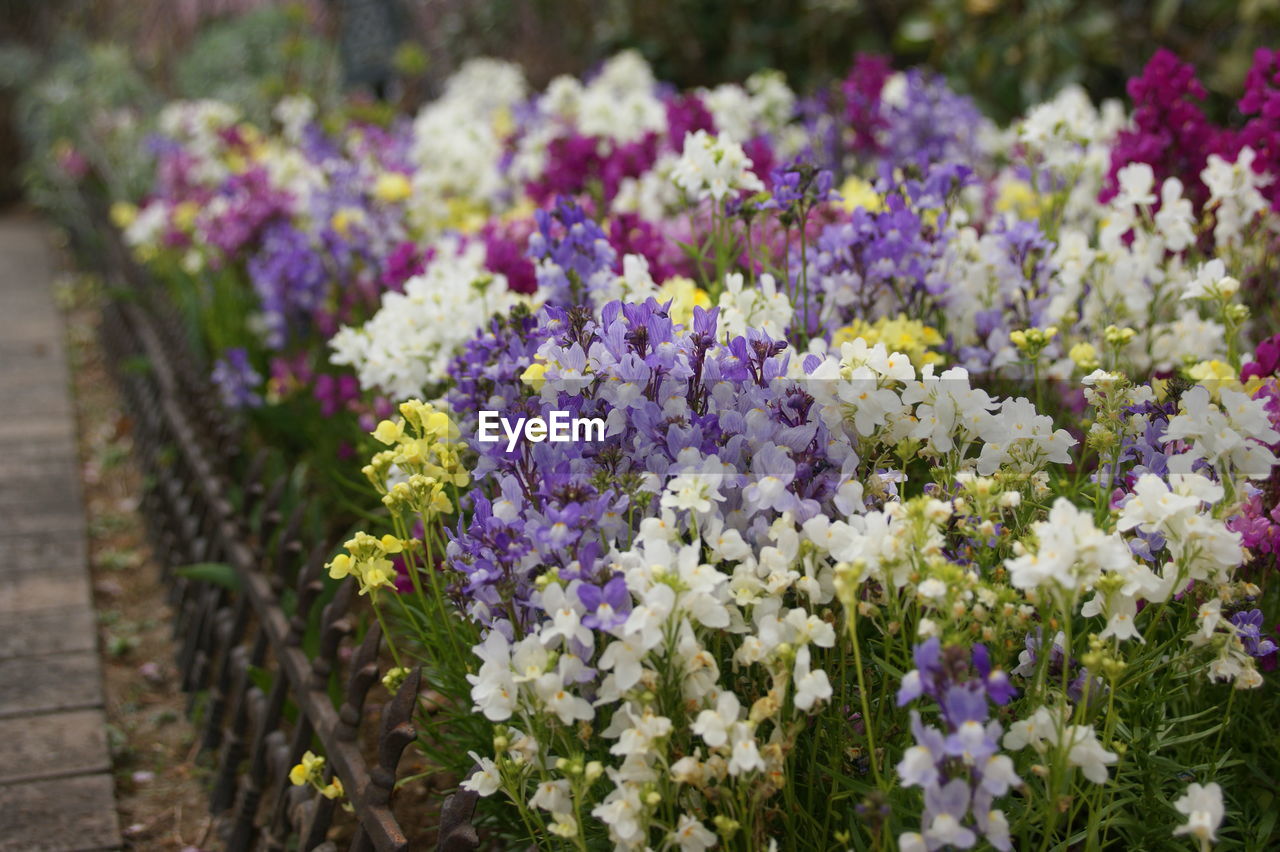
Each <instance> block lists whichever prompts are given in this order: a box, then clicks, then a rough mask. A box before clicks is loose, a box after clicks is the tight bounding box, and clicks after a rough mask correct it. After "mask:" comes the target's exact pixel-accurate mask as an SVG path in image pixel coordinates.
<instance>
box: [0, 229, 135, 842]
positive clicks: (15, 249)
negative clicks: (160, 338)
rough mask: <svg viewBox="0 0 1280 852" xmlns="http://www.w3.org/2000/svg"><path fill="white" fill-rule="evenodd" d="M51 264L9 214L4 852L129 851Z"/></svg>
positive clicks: (0, 290)
mask: <svg viewBox="0 0 1280 852" xmlns="http://www.w3.org/2000/svg"><path fill="white" fill-rule="evenodd" d="M53 273H54V259H53V255H52V252H51V251H50V248H49V245H48V233H47V231H46V230H45V229H44V227H43V226H41V225H40V223H39V222H37V221H36V220H34V219H32V218H28V217H25V216H21V215H17V214H9V215H5V216H3V217H0V852H37V850H45V852H71V851H72V850H98V849H115V848H118V847H119V846H120V832H119V825H118V824H117V819H116V807H115V791H114V785H113V781H112V777H111V772H110V769H111V761H110V757H109V755H108V752H107V738H106V717H105V715H104V714H103V692H102V669H101V666H100V663H99V660H98V653H97V632H96V630H95V625H94V614H93V607H92V601H91V598H90V587H89V562H88V545H87V542H86V529H85V517H84V506H83V501H82V499H81V493H80V475H79V470H78V468H79V463H78V460H77V457H76V435H75V412H74V409H73V408H72V404H71V396H70V385H69V377H68V373H67V362H66V355H65V353H64V351H63V324H62V317H61V316H60V315H59V313H58V311H57V310H56V308H55V307H54V302H53V292H52V286H53V285H52V279H53Z"/></svg>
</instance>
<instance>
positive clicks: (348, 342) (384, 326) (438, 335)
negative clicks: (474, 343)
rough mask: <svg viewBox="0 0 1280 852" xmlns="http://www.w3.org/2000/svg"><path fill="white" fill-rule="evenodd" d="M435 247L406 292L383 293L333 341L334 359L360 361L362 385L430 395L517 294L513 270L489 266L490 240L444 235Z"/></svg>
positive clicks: (402, 393) (405, 394)
mask: <svg viewBox="0 0 1280 852" xmlns="http://www.w3.org/2000/svg"><path fill="white" fill-rule="evenodd" d="M435 252H436V253H435V257H433V258H432V260H431V262H430V263H429V264H428V266H427V269H426V271H425V272H424V273H422V274H421V275H415V276H414V277H413V278H410V279H409V280H408V281H407V282H405V286H404V292H403V293H397V292H394V291H388V292H386V293H384V294H383V296H382V307H381V308H380V309H379V310H378V312H377V313H376V314H374V315H373V317H371V318H370V319H369V321H368V322H366V323H365V324H364V325H363V326H361V327H359V328H355V327H352V326H343V327H342V328H341V329H339V331H338V333H337V334H335V335H334V336H333V338H332V339H331V340H330V341H329V346H330V348H331V349H332V350H333V354H332V355H331V356H330V361H331V363H334V364H339V365H346V366H350V367H352V368H354V369H355V371H356V375H357V377H359V379H360V386H361V387H362V388H363V389H365V390H373V389H375V388H376V389H379V390H382V391H384V392H386V393H387V394H389V395H390V396H392V397H395V398H397V399H408V398H411V397H421V396H423V394H424V393H426V391H427V390H428V389H429V388H431V387H432V386H434V385H436V384H438V383H439V382H441V381H443V380H444V379H445V377H446V375H447V371H448V367H449V361H450V359H452V358H453V355H454V352H455V351H456V350H457V348H458V347H460V346H461V345H462V344H463V343H464V342H466V341H467V340H469V339H470V338H471V337H473V336H474V335H475V332H476V329H478V328H480V327H481V326H482V325H484V324H485V323H487V322H488V321H489V318H490V317H491V316H492V315H493V314H494V313H495V312H503V313H505V312H506V311H507V310H508V309H509V308H511V307H512V306H513V305H514V304H515V303H516V302H517V301H518V297H517V295H516V294H514V293H512V292H511V291H509V290H508V289H507V281H506V276H504V275H501V274H494V273H491V272H489V271H488V270H487V269H486V268H485V265H484V262H485V248H484V244H483V243H480V242H473V243H470V244H468V245H466V246H463V244H462V243H461V242H459V241H457V240H452V239H447V240H441V241H439V242H438V243H437V244H436V245H435Z"/></svg>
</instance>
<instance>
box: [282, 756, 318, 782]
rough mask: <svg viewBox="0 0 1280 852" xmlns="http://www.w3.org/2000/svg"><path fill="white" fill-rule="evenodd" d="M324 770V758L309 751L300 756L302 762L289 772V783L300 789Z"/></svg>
mask: <svg viewBox="0 0 1280 852" xmlns="http://www.w3.org/2000/svg"><path fill="white" fill-rule="evenodd" d="M323 770H324V758H323V757H320V756H319V755H317V754H314V753H312V752H310V751H308V752H306V753H304V754H303V755H302V762H301V763H299V764H298V765H297V766H295V767H293V768H292V769H290V770H289V781H290V782H292V783H293V785H294V786H295V787H301V786H302V785H303V784H306V783H307V782H308V781H310V780H312V779H313V778H317V779H318V778H319V777H320V773H321V771H323Z"/></svg>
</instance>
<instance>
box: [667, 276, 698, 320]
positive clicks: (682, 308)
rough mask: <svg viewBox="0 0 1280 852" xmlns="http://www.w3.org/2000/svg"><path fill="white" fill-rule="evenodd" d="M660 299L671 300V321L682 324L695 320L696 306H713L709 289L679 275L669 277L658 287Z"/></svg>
mask: <svg viewBox="0 0 1280 852" xmlns="http://www.w3.org/2000/svg"><path fill="white" fill-rule="evenodd" d="M658 301H659V302H667V301H670V302H671V309H670V311H669V312H668V313H669V315H670V317H671V321H672V322H677V323H680V324H681V325H689V324H690V323H691V322H693V309H694V307H700V308H709V307H711V296H709V295H708V294H707V291H706V290H703V289H702V288H701V287H699V286H698V285H697V284H695V283H693V281H692V280H690V279H688V278H685V277H683V276H679V275H677V276H675V277H674V278H668V279H667V280H666V281H664V282H663V284H662V286H661V287H659V288H658Z"/></svg>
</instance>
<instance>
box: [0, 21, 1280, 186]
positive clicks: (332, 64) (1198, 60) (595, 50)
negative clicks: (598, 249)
mask: <svg viewBox="0 0 1280 852" xmlns="http://www.w3.org/2000/svg"><path fill="white" fill-rule="evenodd" d="M382 2H386V3H395V4H397V5H398V12H399V13H400V17H399V19H400V20H403V21H404V23H405V26H404V41H403V43H402V44H401V45H400V48H399V49H398V50H396V51H394V55H393V57H392V58H391V62H392V63H393V65H394V67H395V68H396V69H397V71H398V72H399V74H400V78H401V82H402V84H401V86H400V87H399V89H398V103H399V106H400V107H401V108H403V109H412V108H413V107H414V106H416V105H417V104H418V103H420V102H421V101H423V100H425V99H426V98H429V97H430V96H431V94H432V93H433V92H435V91H437V90H438V88H439V86H440V85H441V84H442V83H443V81H444V80H445V79H446V78H447V77H448V75H449V74H450V73H451V72H452V71H453V70H454V69H455V68H457V66H458V65H459V64H460V63H461V62H462V61H464V60H465V59H467V58H469V57H472V56H477V55H494V56H501V57H504V58H507V59H511V60H514V61H517V62H520V63H521V64H522V65H523V66H524V67H525V69H526V72H527V73H528V75H529V78H530V80H531V82H532V83H533V84H534V85H535V86H541V85H544V84H545V83H546V82H547V81H548V80H550V79H551V78H552V77H553V76H555V75H556V74H560V73H573V74H578V73H582V72H584V71H588V70H589V69H590V68H591V67H592V66H593V65H595V64H596V63H598V62H599V61H601V60H602V59H604V58H605V57H607V56H609V55H610V54H612V53H613V52H615V51H617V50H619V49H622V48H628V47H634V48H637V49H639V50H640V51H641V52H642V53H643V54H644V55H645V56H646V57H647V58H648V59H649V61H650V62H651V63H653V65H654V68H655V71H656V73H657V75H658V77H659V79H662V80H665V81H669V82H671V83H674V84H676V85H678V86H682V87H683V86H696V85H712V84H715V83H719V82H724V81H729V80H739V81H740V80H742V79H745V78H746V77H747V76H748V75H749V74H750V73H752V72H753V71H756V70H758V69H760V68H763V67H774V68H779V69H781V70H782V71H784V72H785V73H786V74H787V77H788V79H789V81H790V82H791V84H792V86H793V87H794V88H796V89H798V90H800V91H809V90H812V89H814V88H815V87H818V86H821V85H824V84H826V83H828V82H830V81H831V80H834V79H838V78H839V77H841V76H843V75H844V74H845V72H846V71H847V69H848V68H849V65H850V63H851V60H852V57H853V55H854V54H855V53H857V52H859V51H866V52H873V53H881V54H885V55H888V56H890V57H891V58H892V61H893V63H894V65H895V66H897V67H900V68H903V67H908V66H913V65H927V66H930V67H933V68H935V69H937V70H939V71H941V72H943V73H944V74H946V75H947V76H948V77H949V78H950V80H951V84H952V85H953V86H954V87H955V88H956V89H958V90H959V91H962V92H966V93H968V94H970V95H972V96H973V97H974V98H975V99H977V100H978V102H979V103H980V104H981V105H982V107H983V108H984V109H985V110H986V111H987V112H988V114H990V115H991V116H993V117H994V118H996V119H997V120H1000V121H1007V120H1008V119H1010V118H1012V117H1013V116H1016V115H1018V114H1019V113H1021V112H1022V111H1023V110H1024V109H1025V108H1026V106H1027V105H1029V104H1032V103H1036V102H1038V101H1040V100H1043V99H1044V98H1046V97H1048V96H1050V95H1052V94H1053V93H1054V92H1055V91H1057V90H1058V89H1059V88H1061V87H1062V86H1063V85H1065V84H1068V83H1080V84H1082V85H1084V86H1085V87H1086V89H1088V90H1089V91H1090V93H1091V94H1092V95H1093V97H1094V98H1095V99H1101V98H1104V97H1123V95H1124V85H1125V81H1126V80H1127V79H1128V78H1129V77H1131V76H1133V75H1135V74H1136V73H1138V71H1139V70H1140V69H1141V67H1142V65H1143V64H1144V63H1145V62H1146V61H1147V59H1148V58H1149V57H1150V56H1151V54H1152V53H1153V52H1154V51H1155V50H1156V48H1157V47H1160V46H1165V47H1169V48H1172V49H1173V50H1174V51H1176V52H1177V53H1178V54H1179V55H1181V56H1182V57H1183V58H1185V59H1188V60H1190V61H1191V62H1193V63H1194V64H1195V65H1196V66H1197V68H1198V69H1199V72H1200V75H1201V79H1202V80H1203V81H1204V83H1205V84H1206V86H1207V87H1208V88H1209V89H1210V91H1211V100H1210V104H1209V110H1210V112H1211V114H1212V115H1213V117H1214V118H1217V119H1219V120H1224V119H1229V118H1230V114H1229V110H1230V104H1231V103H1233V102H1234V99H1235V97H1236V96H1237V95H1238V93H1239V91H1240V88H1241V84H1242V81H1243V78H1244V74H1245V71H1246V70H1247V68H1248V66H1249V63H1250V61H1251V58H1252V55H1253V51H1254V50H1255V49H1256V48H1257V47H1259V46H1264V45H1266V46H1278V45H1280V38H1277V36H1278V35H1280V0H1242V2H1233V0H1154V2H1148V0H905V1H904V2H899V0H0V119H2V120H3V127H0V200H5V199H11V198H13V197H14V196H15V194H16V192H17V190H18V188H19V180H18V174H17V172H16V170H15V168H14V164H15V163H18V162H19V161H20V159H21V157H20V155H19V148H20V147H21V148H25V150H26V151H27V153H28V156H29V157H30V158H31V160H32V161H35V162H34V163H33V164H32V165H31V166H30V167H29V168H28V169H27V171H26V182H27V184H28V189H29V191H30V192H32V193H33V194H35V195H38V196H42V197H41V198H40V199H39V200H40V202H41V203H42V204H49V203H54V204H56V203H57V200H58V197H59V193H62V192H64V191H65V190H66V189H67V187H60V186H58V185H57V177H56V170H55V173H54V176H53V177H52V178H51V177H50V173H49V171H48V169H47V168H44V167H42V165H43V166H45V167H47V166H48V165H50V164H51V163H53V162H54V161H56V160H57V158H58V157H59V156H60V155H61V154H62V153H65V146H66V145H68V144H69V145H72V146H73V147H74V148H75V150H76V152H77V153H78V154H79V155H81V156H82V157H84V158H85V159H86V160H88V165H89V166H90V171H92V172H93V173H94V174H97V175H106V174H107V171H106V170H103V169H102V168H100V167H105V166H106V164H107V163H108V162H110V163H112V165H113V169H112V171H114V172H117V174H115V175H112V176H110V177H105V178H104V179H106V180H110V181H114V182H117V183H119V184H120V185H119V186H113V187H110V189H111V190H113V193H112V194H124V195H133V194H134V193H133V192H131V191H130V190H134V189H136V187H134V186H133V185H132V182H133V181H134V179H135V178H137V177H140V176H141V175H142V170H141V169H140V168H139V169H138V170H137V172H136V173H135V172H134V171H133V170H132V169H131V167H130V155H129V153H128V152H127V151H126V148H127V147H128V146H129V145H133V146H134V148H135V150H139V151H140V150H141V148H142V146H141V145H138V144H137V143H138V141H139V139H140V138H142V134H143V133H144V131H145V119H146V117H147V116H148V115H150V114H151V113H152V112H153V110H154V107H155V106H156V105H157V104H159V103H162V102H163V101H164V100H165V99H167V98H172V97H216V98H221V99H224V100H229V101H232V102H234V103H236V104H238V105H239V106H240V107H241V108H242V109H243V111H244V112H245V114H246V116H247V117H249V118H250V119H252V120H255V121H264V120H265V119H266V117H267V113H268V111H269V108H270V105H271V104H272V103H274V102H275V101H276V100H277V99H278V98H279V97H280V96H281V95H282V94H285V93H288V92H294V91H306V92H307V93H309V94H311V95H312V96H313V97H314V98H316V99H317V100H319V101H321V102H322V103H323V102H326V101H331V102H336V101H337V100H338V98H339V97H340V96H341V94H342V93H341V73H340V68H339V65H340V51H339V49H338V47H337V45H338V43H339V42H340V41H341V37H340V36H341V31H342V28H343V26H344V23H343V20H342V18H343V14H344V10H349V9H350V8H352V7H355V6H359V5H360V4H361V3H382ZM330 105H331V104H330ZM365 109H366V110H368V112H369V114H370V115H382V116H383V117H385V115H386V113H385V110H384V111H379V109H377V108H369V107H365ZM104 125H105V126H104ZM104 131H106V132H105V136H104ZM91 136H92V137H95V138H92V139H91V138H89V137H91ZM104 138H105V139H106V140H107V141H106V142H104V141H103V139H104ZM112 140H114V142H113V141H112ZM20 143H21V145H20ZM138 159H139V157H138V155H137V154H134V155H133V160H134V161H135V162H136V161H137V160H138ZM41 160H43V161H45V162H44V163H43V164H42V163H41V162H39V161H41ZM29 162H30V161H29ZM117 190H120V191H122V193H117V192H116V191H117Z"/></svg>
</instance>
